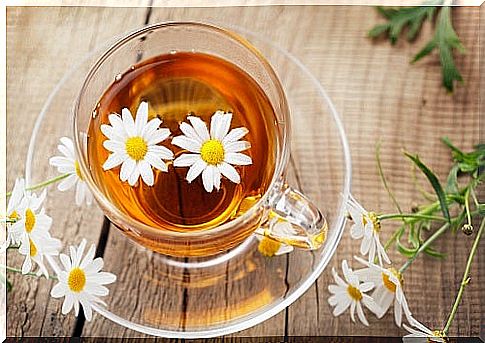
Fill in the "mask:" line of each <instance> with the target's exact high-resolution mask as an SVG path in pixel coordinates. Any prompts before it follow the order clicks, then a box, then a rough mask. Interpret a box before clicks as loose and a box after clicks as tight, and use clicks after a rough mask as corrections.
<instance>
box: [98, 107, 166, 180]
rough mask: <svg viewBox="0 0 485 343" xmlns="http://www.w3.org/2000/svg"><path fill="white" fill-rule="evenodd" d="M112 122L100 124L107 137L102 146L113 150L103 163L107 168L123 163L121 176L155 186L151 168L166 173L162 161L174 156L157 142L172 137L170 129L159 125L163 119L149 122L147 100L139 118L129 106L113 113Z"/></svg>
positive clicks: (139, 108)
mask: <svg viewBox="0 0 485 343" xmlns="http://www.w3.org/2000/svg"><path fill="white" fill-rule="evenodd" d="M108 118H109V121H110V124H111V125H101V131H102V132H103V134H104V135H105V136H106V137H108V140H105V141H104V142H103V146H104V147H105V148H106V149H107V150H109V151H111V152H112V154H111V155H109V157H108V159H107V160H106V161H105V162H104V164H103V169H104V170H109V169H112V168H115V167H117V166H119V165H121V170H120V179H121V181H123V182H125V181H128V183H129V185H130V186H134V185H135V184H136V182H137V181H138V179H139V177H140V176H141V178H142V180H143V182H145V183H146V184H147V185H148V186H153V184H154V182H155V181H154V175H153V170H152V167H154V168H156V169H158V170H161V171H164V172H166V171H167V170H168V167H167V165H166V164H165V162H164V161H163V160H171V159H173V153H172V152H171V151H170V150H169V149H167V148H166V147H164V146H161V145H157V144H158V143H160V142H162V141H163V140H165V139H167V138H168V136H170V130H169V129H167V128H162V129H161V128H159V126H160V124H161V123H162V121H161V120H160V119H158V118H153V119H152V120H150V121H148V103H147V102H142V103H140V105H139V106H138V110H137V112H136V118H135V120H133V116H132V115H131V112H130V110H129V109H128V108H123V109H122V110H121V118H120V116H119V115H118V114H114V113H113V114H110V115H109V117H108Z"/></svg>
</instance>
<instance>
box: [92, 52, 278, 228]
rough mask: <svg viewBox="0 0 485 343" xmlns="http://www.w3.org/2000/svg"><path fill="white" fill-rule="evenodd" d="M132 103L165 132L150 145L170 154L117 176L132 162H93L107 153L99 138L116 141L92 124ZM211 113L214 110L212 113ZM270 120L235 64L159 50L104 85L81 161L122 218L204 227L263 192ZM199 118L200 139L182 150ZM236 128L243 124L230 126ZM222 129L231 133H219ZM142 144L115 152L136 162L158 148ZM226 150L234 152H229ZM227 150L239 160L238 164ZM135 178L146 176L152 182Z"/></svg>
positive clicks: (271, 164)
mask: <svg viewBox="0 0 485 343" xmlns="http://www.w3.org/2000/svg"><path fill="white" fill-rule="evenodd" d="M142 103H143V104H144V103H146V104H148V121H150V120H152V119H153V118H159V119H160V120H161V123H160V126H159V128H160V130H162V131H160V132H165V133H167V136H168V131H166V129H168V130H170V135H169V136H168V137H167V138H166V139H163V141H160V142H157V143H156V144H155V145H156V146H160V147H165V148H166V149H168V150H169V151H171V152H172V153H173V158H172V159H169V158H166V159H165V160H164V163H165V164H166V166H167V168H166V170H165V171H163V170H160V168H158V169H157V168H153V167H152V166H150V167H151V169H152V171H153V180H151V179H150V178H149V175H148V176H147V175H146V174H145V175H143V177H144V178H142V176H140V177H139V178H137V179H136V180H134V178H131V179H130V178H128V179H127V180H125V181H122V180H121V175H125V177H126V176H127V175H128V174H127V172H126V170H125V171H123V170H121V169H123V168H127V169H128V168H131V167H133V166H129V167H121V164H118V165H117V166H115V167H113V168H109V169H106V168H103V165H104V164H105V163H107V162H106V161H107V160H108V158H109V157H110V154H111V153H112V151H110V150H109V149H107V147H106V146H108V148H110V149H111V150H114V148H116V147H117V145H116V144H114V143H113V144H111V145H112V146H114V148H112V147H111V146H110V145H109V144H106V143H104V142H105V141H106V140H107V139H108V138H107V136H106V135H105V134H104V133H103V132H102V130H101V127H102V125H112V124H113V123H112V122H111V121H110V117H109V116H110V114H113V113H116V114H119V116H118V117H119V118H123V120H125V119H126V120H128V119H129V118H127V117H126V118H125V117H123V116H122V112H123V111H124V110H123V109H128V110H129V112H130V113H131V115H132V116H133V120H134V121H135V122H136V121H137V118H136V117H137V113H139V112H138V109H139V106H140V104H142ZM125 111H126V110H125ZM127 113H128V112H127ZM229 113H232V115H229ZM125 114H126V113H125ZM214 116H220V121H219V122H218V121H217V120H215V118H214ZM111 119H112V120H114V119H113V118H111ZM140 120H141V119H140ZM118 121H119V122H121V119H119V120H118ZM275 121H276V115H275V112H274V109H273V107H272V105H271V103H270V101H269V99H268V98H267V96H266V95H265V94H264V92H263V90H262V89H261V87H260V86H259V85H258V84H257V83H256V81H254V80H253V79H252V78H251V77H250V76H249V75H248V74H247V73H246V72H244V71H243V70H242V69H240V68H239V67H237V66H236V65H234V64H232V63H230V62H228V61H226V60H223V59H221V58H218V57H215V56H212V55H207V54H202V53H193V52H177V53H173V54H166V55H160V56H157V57H154V58H151V59H149V60H145V61H143V62H141V63H139V64H137V65H134V66H133V67H131V68H130V69H129V70H128V71H126V72H125V73H123V74H120V75H118V76H117V77H116V79H115V80H114V82H113V83H112V84H111V85H110V86H109V87H108V89H107V90H106V91H105V92H104V94H103V96H102V97H101V99H100V100H99V102H98V104H97V107H96V109H95V110H94V112H93V116H92V119H91V121H90V124H89V130H88V146H87V152H88V154H87V155H88V164H89V168H90V170H91V174H92V176H93V179H94V181H95V182H96V184H97V185H98V187H99V188H100V189H101V190H102V192H103V193H104V194H105V195H106V197H107V198H108V199H109V200H110V201H111V202H112V203H113V204H115V205H116V206H117V207H118V208H119V209H120V210H121V211H122V212H124V213H125V214H126V215H128V216H129V217H131V218H133V219H135V220H137V221H139V222H142V223H144V224H146V225H148V226H150V227H153V228H157V229H159V230H169V231H178V232H188V231H193V230H207V229H210V228H214V227H216V226H219V225H221V224H223V223H225V222H227V221H229V220H231V219H233V218H234V217H235V216H237V215H240V214H242V213H244V211H245V210H246V209H247V208H248V207H249V205H250V204H252V203H254V201H255V200H257V199H259V198H260V197H261V196H262V195H263V194H264V193H265V192H266V191H267V189H268V187H269V184H270V182H271V179H272V177H273V173H274V169H275V163H276V162H275V161H276V156H275V151H276V150H277V149H276V148H275V144H277V143H276V136H275V130H274V127H275ZM202 122H203V123H204V125H206V126H207V131H208V132H210V137H206V138H207V139H205V140H203V141H200V142H198V145H197V146H195V148H193V149H192V150H193V151H189V150H190V149H188V148H190V144H195V143H194V142H195V141H197V137H198V136H194V130H199V129H200V125H201V123H202ZM211 122H212V123H211ZM182 123H185V124H183V126H182V129H181V125H182ZM213 123H215V124H214V125H211V124H213ZM216 126H217V127H216ZM184 128H185V129H184ZM236 128H245V130H244V131H243V129H240V130H239V131H237V130H236V131H234V133H231V130H233V129H236ZM114 129H116V125H114V126H113V130H114ZM152 129H153V128H152ZM110 130H111V129H110ZM147 130H149V129H147ZM145 132H147V131H145ZM197 132H199V131H197ZM224 133H225V134H226V136H230V135H232V138H239V140H238V141H237V142H236V141H235V140H233V141H231V140H230V139H229V138H228V139H227V140H226V141H224V139H222V136H224V135H223V134H224ZM213 134H214V135H217V134H219V135H222V136H221V137H219V138H221V139H219V140H218V139H213V137H212V136H213ZM191 135H192V136H191ZM236 136H237V137H236ZM239 136H241V137H239ZM174 137H175V138H174ZM181 137H182V138H181ZM158 138H159V139H160V138H162V133H160V135H159V137H158ZM153 141H157V140H156V139H154V140H153ZM221 142H223V143H224V145H222V143H221ZM103 143H104V145H103ZM144 143H150V142H143V139H141V140H140V139H139V140H138V141H137V140H136V139H131V141H129V142H128V140H127V141H126V144H125V145H124V146H123V149H125V150H124V153H126V154H128V155H129V156H132V157H133V158H134V159H135V161H136V160H137V159H138V158H141V157H143V156H145V155H146V154H148V152H149V151H154V152H158V151H162V150H163V149H162V148H159V147H155V148H153V147H150V146H149V144H148V145H147V144H145V145H143V144H144ZM118 148H119V147H118ZM230 149H235V150H234V151H238V152H237V154H239V155H234V154H232V155H231V156H232V157H231V156H230V154H231V151H232V150H230ZM163 151H165V152H167V150H163ZM241 154H243V155H245V156H246V157H244V158H243V157H242V156H241ZM183 155H185V156H183ZM167 156H168V155H167ZM167 156H165V157H167ZM229 157H231V158H229ZM236 157H238V158H240V159H241V160H240V161H239V163H236V162H238V160H236ZM198 159H201V160H203V161H204V163H205V164H204V163H202V162H200V161H198ZM224 160H226V161H229V162H231V161H232V162H235V163H232V164H231V163H226V164H229V165H230V166H229V167H227V166H226V165H224V168H226V169H221V170H222V173H221V172H220V171H219V169H217V167H221V166H222V164H223V163H225V162H223V161H224ZM174 161H175V162H174ZM118 162H119V161H118ZM154 163H155V162H154ZM191 163H192V164H191ZM194 163H199V164H200V166H202V165H204V166H209V169H210V170H208V171H205V170H204V171H203V172H202V171H201V168H202V167H200V166H199V165H197V166H199V167H197V166H195V167H194V168H192V166H193V164H194ZM145 167H146V166H145ZM133 168H134V167H133ZM192 169H194V170H195V169H198V170H195V171H194V170H192ZM216 169H217V170H216ZM191 170H192V171H191ZM130 171H131V170H130ZM197 171H198V172H199V174H198V175H197V176H196V177H194V175H195V172H197ZM235 173H236V174H235ZM218 175H219V181H218V177H217V176H218ZM135 176H136V175H135ZM228 176H229V177H228ZM187 179H191V180H190V182H189V181H188V180H187ZM144 180H149V181H153V185H148V184H147V182H144Z"/></svg>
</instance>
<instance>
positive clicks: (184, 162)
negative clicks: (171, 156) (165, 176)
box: [173, 154, 200, 167]
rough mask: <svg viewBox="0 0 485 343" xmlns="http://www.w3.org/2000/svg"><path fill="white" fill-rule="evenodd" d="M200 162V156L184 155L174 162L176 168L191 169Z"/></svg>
mask: <svg viewBox="0 0 485 343" xmlns="http://www.w3.org/2000/svg"><path fill="white" fill-rule="evenodd" d="M198 160H200V155H199V154H182V155H180V156H179V157H177V158H176V159H175V160H174V161H173V166H174V167H190V166H191V165H193V164H194V163H195V162H197V161H198Z"/></svg>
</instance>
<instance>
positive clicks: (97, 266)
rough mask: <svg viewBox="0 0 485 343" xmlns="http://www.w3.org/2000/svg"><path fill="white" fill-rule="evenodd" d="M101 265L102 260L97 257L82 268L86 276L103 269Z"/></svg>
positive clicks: (102, 263)
mask: <svg viewBox="0 0 485 343" xmlns="http://www.w3.org/2000/svg"><path fill="white" fill-rule="evenodd" d="M103 265H104V262H103V259H102V258H101V257H97V258H95V259H94V260H93V261H92V262H91V263H89V264H88V265H87V266H86V267H85V268H84V272H85V273H86V275H91V274H95V273H97V272H99V271H100V270H101V269H103Z"/></svg>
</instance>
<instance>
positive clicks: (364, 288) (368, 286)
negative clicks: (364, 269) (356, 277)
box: [359, 282, 374, 292]
mask: <svg viewBox="0 0 485 343" xmlns="http://www.w3.org/2000/svg"><path fill="white" fill-rule="evenodd" d="M372 288H374V283H373V282H364V283H361V284H360V285H359V290H360V291H361V292H368V291H370V290H371V289H372Z"/></svg>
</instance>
